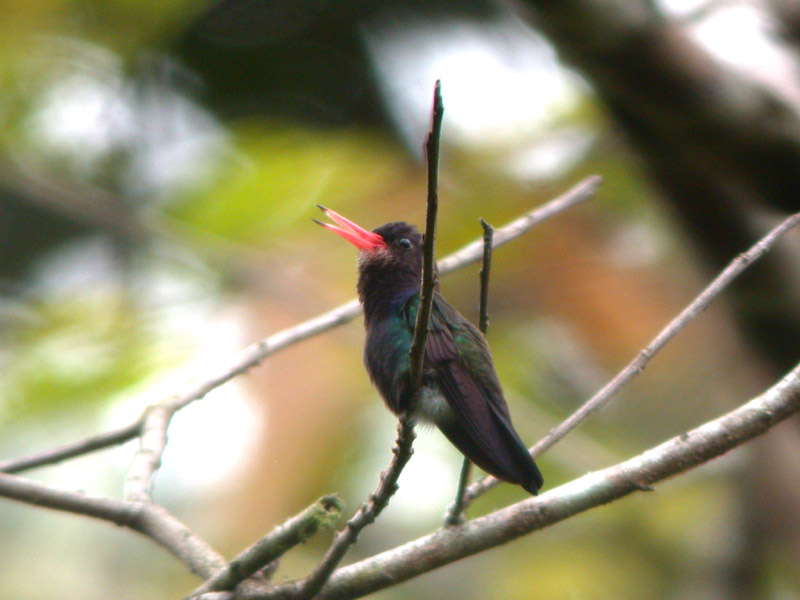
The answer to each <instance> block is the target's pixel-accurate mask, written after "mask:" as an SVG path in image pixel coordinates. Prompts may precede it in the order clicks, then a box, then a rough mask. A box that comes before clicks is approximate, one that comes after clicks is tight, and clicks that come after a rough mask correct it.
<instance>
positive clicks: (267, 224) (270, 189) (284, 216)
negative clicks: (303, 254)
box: [173, 121, 403, 245]
mask: <svg viewBox="0 0 800 600" xmlns="http://www.w3.org/2000/svg"><path fill="white" fill-rule="evenodd" d="M236 131H237V132H238V134H234V135H235V136H237V135H238V149H239V151H240V152H241V156H242V157H243V158H241V160H236V161H230V163H229V164H228V165H227V166H225V167H223V168H222V169H221V171H220V172H219V173H217V174H216V177H215V181H214V183H212V185H210V186H209V187H208V188H207V189H206V190H204V192H203V194H202V195H200V196H192V197H187V198H184V199H183V201H182V202H180V203H179V206H178V207H177V208H174V209H173V216H174V217H176V218H178V219H180V220H183V221H185V222H188V223H189V224H190V225H192V226H193V227H194V228H197V229H198V230H200V231H203V232H208V233H212V234H214V235H217V236H221V237H223V238H226V239H228V240H232V241H238V242H243V243H249V244H256V245H263V244H264V241H265V240H269V239H270V238H272V237H275V236H279V237H283V236H287V237H288V236H289V235H290V231H291V227H292V226H293V225H294V224H295V223H297V222H298V221H299V220H303V221H305V220H306V219H308V216H309V215H310V214H311V209H313V207H314V204H315V203H321V204H325V203H333V204H336V203H341V200H342V199H344V198H353V197H361V198H366V199H368V198H369V194H370V192H374V191H376V190H377V189H379V188H381V187H383V186H386V185H387V182H389V181H391V180H393V179H395V178H397V177H398V176H399V174H400V171H401V168H402V165H403V158H402V157H401V155H400V153H399V152H398V151H397V150H395V149H394V148H393V147H392V146H391V145H390V144H389V143H388V142H387V141H386V140H385V139H382V138H379V137H377V136H376V135H375V134H373V133H370V132H367V131H363V130H362V131H358V130H336V131H314V130H311V129H304V128H301V127H299V126H287V125H278V124H265V123H258V122H253V121H248V122H244V123H239V124H238V126H237V127H236ZM367 201H368V200H367Z"/></svg>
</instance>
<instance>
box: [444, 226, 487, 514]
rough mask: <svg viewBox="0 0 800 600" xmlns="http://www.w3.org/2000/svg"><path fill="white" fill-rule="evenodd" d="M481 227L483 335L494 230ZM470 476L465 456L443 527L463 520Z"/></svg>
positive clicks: (482, 331) (481, 323) (485, 322)
mask: <svg viewBox="0 0 800 600" xmlns="http://www.w3.org/2000/svg"><path fill="white" fill-rule="evenodd" d="M481 227H483V265H482V266H481V272H480V281H481V295H480V307H479V311H478V314H479V317H478V329H480V330H481V333H482V334H483V335H486V332H487V331H488V330H489V275H490V273H491V270H492V238H493V237H494V228H493V227H492V226H491V225H489V223H487V222H486V221H484V220H483V219H481ZM471 475H472V461H470V460H469V459H468V458H467V457H466V456H465V457H464V462H463V463H462V464H461V475H459V477H458V489H457V490H456V498H455V500H454V501H453V503H452V504H451V505H450V506H449V507H448V508H447V513H446V515H445V519H444V524H445V525H451V526H452V525H458V524H459V523H462V522H463V520H464V509H465V508H466V505H465V504H464V495H465V494H466V491H467V486H468V485H469V480H470V476H471Z"/></svg>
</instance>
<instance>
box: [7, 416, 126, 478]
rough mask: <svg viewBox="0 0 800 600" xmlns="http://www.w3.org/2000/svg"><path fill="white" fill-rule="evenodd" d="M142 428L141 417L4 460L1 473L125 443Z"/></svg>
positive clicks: (47, 463) (58, 460)
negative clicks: (123, 424)
mask: <svg viewBox="0 0 800 600" xmlns="http://www.w3.org/2000/svg"><path fill="white" fill-rule="evenodd" d="M140 428H141V419H140V420H138V421H136V422H134V423H131V424H130V425H126V426H125V427H121V428H119V429H114V430H113V431H109V432H106V433H101V434H99V435H93V436H91V437H88V438H85V439H83V440H79V441H77V442H70V443H68V444H64V445H63V446H58V447H56V448H51V449H49V450H44V451H43V452H37V453H35V454H30V455H28V456H23V457H21V458H16V459H11V460H6V461H2V462H0V473H19V472H20V471H26V470H27V469H33V468H35V467H42V466H45V465H52V464H55V463H58V462H61V461H62V460H66V459H68V458H74V457H76V456H82V455H84V454H89V453H90V452H94V451H95V450H102V449H103V448H108V447H110V446H117V445H119V444H124V443H125V442H127V441H130V440H132V439H133V438H135V437H136V436H137V435H139V430H140Z"/></svg>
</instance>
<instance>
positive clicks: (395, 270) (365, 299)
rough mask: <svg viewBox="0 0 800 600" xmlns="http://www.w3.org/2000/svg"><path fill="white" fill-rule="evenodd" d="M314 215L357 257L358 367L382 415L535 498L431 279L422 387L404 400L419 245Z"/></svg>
mask: <svg viewBox="0 0 800 600" xmlns="http://www.w3.org/2000/svg"><path fill="white" fill-rule="evenodd" d="M318 206H319V205H318ZM319 208H320V209H321V210H322V211H323V212H324V213H325V214H326V215H327V216H328V217H329V218H330V219H331V220H332V221H334V222H335V223H336V225H333V224H331V223H322V222H320V221H316V219H315V222H316V223H318V224H319V225H322V226H323V227H325V228H327V229H329V230H331V231H333V232H334V233H336V234H338V235H339V236H341V237H343V238H344V239H345V240H347V241H348V242H350V243H351V244H353V245H354V246H356V248H358V284H357V290H358V298H359V300H360V301H361V304H362V305H363V307H364V326H365V329H366V343H365V346H364V364H365V366H366V369H367V373H368V374H369V377H370V379H371V381H372V383H373V385H374V386H375V387H376V388H377V389H378V392H379V393H380V395H381V397H382V398H383V400H384V402H385V403H386V405H387V407H388V408H389V410H391V411H392V412H393V413H394V414H396V415H398V416H400V415H404V414H405V415H407V416H410V417H411V418H413V419H414V420H417V421H421V422H425V423H433V424H434V425H435V426H436V427H438V428H439V430H440V431H441V432H442V433H443V434H444V435H445V436H446V437H447V439H448V440H450V442H451V443H452V444H453V445H454V446H455V447H456V448H458V450H459V451H460V452H461V453H462V454H464V456H466V457H467V458H468V459H469V460H470V461H472V462H473V463H474V464H476V465H478V466H479V467H480V468H481V469H483V470H484V471H486V472H487V473H490V474H492V475H494V476H495V477H497V478H498V479H501V480H503V481H507V482H509V483H515V484H518V485H521V486H522V487H523V488H524V489H525V490H527V491H528V492H530V493H531V494H536V493H537V492H538V491H539V488H541V487H542V483H543V479H542V474H541V472H540V471H539V468H538V467H537V466H536V463H535V462H534V461H533V458H532V457H531V455H530V453H529V452H528V449H527V448H526V447H525V444H523V442H522V440H520V437H519V435H518V434H517V432H516V431H515V430H514V426H513V425H512V424H511V415H510V413H509V410H508V405H507V404H506V401H505V398H504V397H503V390H502V388H501V387H500V382H499V380H498V378H497V373H496V372H495V368H494V362H493V361H492V355H491V353H490V351H489V346H488V344H487V342H486V338H485V337H484V335H483V334H482V333H481V332H480V330H479V329H478V328H477V327H475V326H474V325H473V324H472V323H470V322H469V321H468V320H467V319H466V318H465V317H463V316H462V315H461V314H460V313H459V312H458V311H457V310H456V309H455V308H453V307H452V306H451V305H450V304H448V303H447V301H445V299H444V298H443V297H442V296H441V293H440V288H439V283H438V277H437V283H436V288H435V291H434V295H433V306H432V310H431V317H430V323H429V326H428V337H427V341H426V345H425V357H424V362H423V373H422V385H421V386H420V389H419V390H418V392H417V393H416V394H415V395H413V396H412V390H411V387H412V386H411V381H410V377H409V369H410V358H409V349H410V347H411V340H412V338H413V336H414V327H415V323H416V317H417V309H418V307H419V301H420V287H421V278H422V235H421V234H420V233H419V232H418V231H417V229H416V228H415V227H414V226H413V225H409V224H408V223H405V222H393V223H386V224H385V225H381V226H380V227H378V228H377V229H375V230H374V231H368V230H366V229H364V228H363V227H361V226H360V225H357V224H356V223H354V222H353V221H350V220H349V219H346V218H345V217H343V216H341V215H340V214H338V213H336V212H334V211H333V210H331V209H329V208H325V207H323V206H319Z"/></svg>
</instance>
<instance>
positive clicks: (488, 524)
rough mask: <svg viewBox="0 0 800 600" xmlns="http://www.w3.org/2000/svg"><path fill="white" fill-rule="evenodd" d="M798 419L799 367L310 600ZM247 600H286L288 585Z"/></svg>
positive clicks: (330, 599)
mask: <svg viewBox="0 0 800 600" xmlns="http://www.w3.org/2000/svg"><path fill="white" fill-rule="evenodd" d="M798 412H800V365H798V366H796V367H795V368H794V369H793V370H792V371H790V372H789V373H788V374H787V375H786V376H785V377H784V378H783V379H781V380H780V381H779V382H778V383H777V384H775V385H774V386H773V387H772V388H770V389H769V390H767V391H766V392H764V393H763V394H761V395H760V396H758V397H756V398H754V399H753V400H751V401H749V402H747V403H746V404H744V405H743V406H741V407H739V408H738V409H736V410H734V411H731V412H729V413H728V414H726V415H723V416H721V417H719V418H717V419H714V420H712V421H709V422H708V423H706V424H705V425H702V426H700V427H698V428H696V429H694V430H692V431H689V432H688V433H684V434H681V435H679V436H676V437H674V438H672V439H671V440H669V441H667V442H664V443H663V444H661V445H659V446H656V447H654V448H651V449H650V450H647V451H646V452H643V453H642V454H640V455H639V456H636V457H634V458H631V459H629V460H627V461H624V462H622V463H619V464H618V465H615V466H613V467H609V468H607V469H603V470H602V471H597V472H595V473H588V474H586V475H584V476H583V477H580V478H578V479H576V480H573V481H571V482H569V483H566V484H564V485H562V486H560V487H558V488H555V489H552V490H550V491H548V492H545V493H544V494H542V495H540V496H537V497H534V498H529V499H527V500H523V501H521V502H518V503H517V504H513V505H511V506H508V507H506V508H503V509H500V510H498V511H495V512H493V513H491V514H488V515H486V516H483V517H478V518H476V519H473V520H471V521H468V522H466V523H465V524H464V525H463V526H461V527H457V528H452V527H448V528H443V529H439V530H437V531H435V532H433V533H431V534H429V535H426V536H424V537H421V538H419V539H416V540H414V541H411V542H408V543H406V544H404V545H402V546H400V547H398V548H394V549H392V550H389V551H386V552H383V553H381V554H377V555H375V556H372V557H370V558H367V559H365V560H362V561H360V562H357V563H355V564H352V565H348V566H346V567H343V568H341V569H339V570H338V571H336V572H335V573H334V574H333V575H332V576H331V578H330V580H329V581H328V585H327V586H326V587H325V589H324V590H322V592H321V593H320V594H319V595H318V596H317V598H316V600H351V599H353V598H360V597H362V596H366V595H367V594H371V593H374V592H377V591H378V590H382V589H385V588H388V587H391V586H393V585H397V584H398V583H402V582H403V581H406V580H408V579H411V578H413V577H416V576H418V575H421V574H423V573H427V572H430V571H432V570H434V569H436V568H438V567H441V566H444V565H447V564H450V563H452V562H454V561H456V560H459V559H461V558H464V557H467V556H471V555H473V554H477V553H479V552H482V551H484V550H488V549H489V548H493V547H495V546H499V545H501V544H505V543H507V542H509V541H511V540H514V539H516V538H518V537H521V536H523V535H527V534H529V533H531V532H533V531H536V530H539V529H544V528H545V527H549V526H550V525H553V524H555V523H558V522H560V521H563V520H565V519H567V518H569V517H572V516H574V515H576V514H578V513H581V512H584V511H586V510H589V509H590V508H595V507H598V506H602V505H604V504H607V503H609V502H612V501H614V500H617V499H619V498H622V497H624V496H627V495H628V494H631V493H633V492H636V491H641V490H646V489H649V487H650V486H651V485H652V484H654V483H657V482H659V481H662V480H664V479H666V478H668V477H671V476H672V475H675V474H678V473H682V472H685V471H688V470H689V469H691V468H694V467H696V466H698V465H701V464H703V463H705V462H708V461H710V460H711V459H713V458H716V457H718V456H721V455H722V454H724V453H726V452H727V451H728V450H731V449H732V448H735V447H737V446H739V445H741V444H744V443H745V442H747V441H749V440H751V439H753V438H755V437H757V436H759V435H762V434H764V433H766V432H767V431H768V430H769V429H770V428H771V427H774V426H775V425H777V424H778V423H780V422H781V421H783V420H785V419H787V418H788V417H790V416H792V415H794V414H796V413H798ZM245 598H247V599H248V600H256V599H259V600H289V599H291V598H293V595H292V587H291V585H284V586H280V587H277V588H273V589H271V590H269V591H267V592H266V593H259V594H255V595H252V596H251V595H246V596H245Z"/></svg>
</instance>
